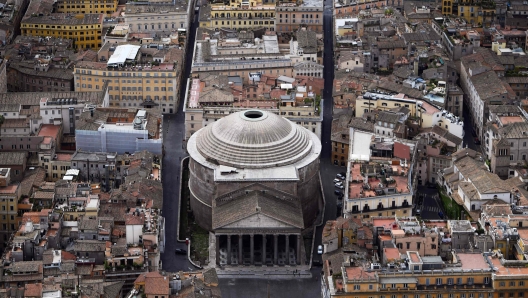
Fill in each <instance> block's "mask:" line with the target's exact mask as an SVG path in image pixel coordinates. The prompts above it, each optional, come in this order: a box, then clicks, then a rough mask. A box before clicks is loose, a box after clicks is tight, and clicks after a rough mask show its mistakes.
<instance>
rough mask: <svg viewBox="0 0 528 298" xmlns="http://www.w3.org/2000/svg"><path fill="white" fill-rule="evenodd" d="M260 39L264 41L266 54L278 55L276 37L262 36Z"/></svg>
mask: <svg viewBox="0 0 528 298" xmlns="http://www.w3.org/2000/svg"><path fill="white" fill-rule="evenodd" d="M262 39H263V41H264V50H265V51H266V54H270V53H279V42H278V40H277V35H264V36H262Z"/></svg>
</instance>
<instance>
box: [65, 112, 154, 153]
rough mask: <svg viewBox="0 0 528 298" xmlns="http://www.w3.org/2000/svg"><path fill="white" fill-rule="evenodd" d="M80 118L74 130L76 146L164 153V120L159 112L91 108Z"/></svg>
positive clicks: (129, 151)
mask: <svg viewBox="0 0 528 298" xmlns="http://www.w3.org/2000/svg"><path fill="white" fill-rule="evenodd" d="M80 117H81V118H80V120H79V122H78V123H77V126H76V129H75V144H76V145H75V146H76V148H78V149H79V150H83V151H87V152H117V154H123V153H125V152H128V153H133V152H136V151H143V150H148V151H150V152H152V153H155V154H161V152H162V144H163V134H162V121H161V115H160V113H159V112H157V111H148V112H147V110H143V109H141V110H134V109H114V108H107V109H105V108H98V109H95V108H88V109H86V110H84V111H83V113H82V114H81V116H80Z"/></svg>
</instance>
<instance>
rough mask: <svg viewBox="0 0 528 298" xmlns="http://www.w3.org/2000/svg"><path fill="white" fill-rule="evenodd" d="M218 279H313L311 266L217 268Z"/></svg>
mask: <svg viewBox="0 0 528 298" xmlns="http://www.w3.org/2000/svg"><path fill="white" fill-rule="evenodd" d="M216 274H217V275H218V278H263V279H266V278H269V279H299V278H313V276H312V273H311V272H310V266H308V265H302V266H296V267H290V266H273V267H271V266H233V267H228V266H225V267H222V268H220V267H218V266H216Z"/></svg>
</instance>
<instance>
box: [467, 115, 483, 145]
mask: <svg viewBox="0 0 528 298" xmlns="http://www.w3.org/2000/svg"><path fill="white" fill-rule="evenodd" d="M463 115H464V138H463V140H464V145H463V147H466V146H467V147H468V148H470V149H473V150H475V151H478V152H482V150H481V148H480V147H481V145H482V144H481V145H477V144H475V140H474V137H473V133H472V132H473V128H472V126H471V116H470V114H469V111H468V110H467V106H466V105H464V112H463ZM482 141H483V140H480V142H481V143H482Z"/></svg>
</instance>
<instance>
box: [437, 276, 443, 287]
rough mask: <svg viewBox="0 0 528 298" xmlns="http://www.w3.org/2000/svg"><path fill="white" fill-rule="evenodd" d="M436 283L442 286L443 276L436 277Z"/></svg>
mask: <svg viewBox="0 0 528 298" xmlns="http://www.w3.org/2000/svg"><path fill="white" fill-rule="evenodd" d="M436 285H437V286H441V285H442V278H437V279H436Z"/></svg>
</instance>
